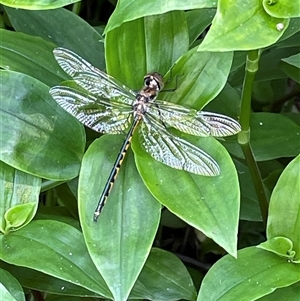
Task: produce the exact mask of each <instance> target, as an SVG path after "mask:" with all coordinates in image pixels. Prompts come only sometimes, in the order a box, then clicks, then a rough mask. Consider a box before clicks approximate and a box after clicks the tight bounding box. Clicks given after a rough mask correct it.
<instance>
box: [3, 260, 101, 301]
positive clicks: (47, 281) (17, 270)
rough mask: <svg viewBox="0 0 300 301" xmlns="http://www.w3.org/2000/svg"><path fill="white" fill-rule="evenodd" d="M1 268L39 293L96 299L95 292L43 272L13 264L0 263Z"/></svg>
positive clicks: (24, 285)
mask: <svg viewBox="0 0 300 301" xmlns="http://www.w3.org/2000/svg"><path fill="white" fill-rule="evenodd" d="M0 266H2V267H3V268H5V269H6V270H7V271H9V272H10V273H11V274H12V275H13V276H14V277H15V278H16V279H17V280H18V281H19V282H20V284H21V285H22V286H23V287H26V288H30V289H33V290H37V291H42V292H46V293H52V294H56V295H59V296H60V298H61V297H62V296H63V295H71V296H82V297H87V296H90V297H96V296H97V294H96V293H95V292H91V291H89V290H87V289H85V288H83V287H81V286H78V285H75V284H72V283H70V282H68V281H64V280H61V279H58V278H55V277H52V276H49V275H47V274H44V273H42V272H38V271H35V270H32V269H29V268H24V267H20V266H15V265H12V264H8V263H5V262H3V261H1V262H0Z"/></svg>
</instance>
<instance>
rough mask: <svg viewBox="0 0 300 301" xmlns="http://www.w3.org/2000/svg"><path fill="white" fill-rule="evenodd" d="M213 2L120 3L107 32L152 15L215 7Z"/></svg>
mask: <svg viewBox="0 0 300 301" xmlns="http://www.w3.org/2000/svg"><path fill="white" fill-rule="evenodd" d="M215 6H216V2H215V1H213V0H190V1H181V0H169V1H166V2H162V1H160V0H153V1H144V0H126V1H119V2H118V5H117V7H116V9H115V11H114V13H113V14H112V15H111V17H110V19H109V20H108V23H107V26H106V28H105V32H106V33H107V32H109V31H110V30H112V29H114V28H116V27H118V26H120V25H121V24H123V23H125V22H128V21H132V20H135V19H139V18H142V17H146V16H151V15H159V14H163V13H166V12H169V11H177V10H182V11H183V10H190V9H196V8H205V7H207V8H209V7H215Z"/></svg>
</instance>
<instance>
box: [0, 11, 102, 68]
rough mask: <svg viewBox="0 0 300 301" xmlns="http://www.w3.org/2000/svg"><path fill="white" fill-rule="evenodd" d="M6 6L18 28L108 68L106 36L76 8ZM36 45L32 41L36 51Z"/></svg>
mask: <svg viewBox="0 0 300 301" xmlns="http://www.w3.org/2000/svg"><path fill="white" fill-rule="evenodd" d="M5 10H6V12H7V14H8V16H9V19H10V22H11V23H12V25H13V27H14V29H15V30H16V31H20V32H24V33H27V34H30V35H34V36H40V37H42V38H43V39H45V40H47V41H51V42H52V43H54V44H56V45H59V46H61V47H65V48H68V49H71V50H72V51H74V52H76V53H77V54H79V55H80V56H82V57H83V58H85V59H87V60H88V61H89V62H90V63H92V64H93V65H94V66H96V67H98V68H99V69H104V68H105V62H104V45H103V37H102V36H101V34H99V32H98V31H96V30H95V29H94V28H93V27H92V26H91V25H89V24H88V23H87V22H86V21H84V20H83V19H82V18H80V17H79V16H77V15H76V14H74V13H73V12H71V11H69V10H66V9H62V8H61V9H51V10H45V11H37V10H22V9H13V8H5ZM35 47H37V43H33V44H32V45H31V50H32V51H33V52H34V53H35V52H36V50H35ZM45 61H46V59H45Z"/></svg>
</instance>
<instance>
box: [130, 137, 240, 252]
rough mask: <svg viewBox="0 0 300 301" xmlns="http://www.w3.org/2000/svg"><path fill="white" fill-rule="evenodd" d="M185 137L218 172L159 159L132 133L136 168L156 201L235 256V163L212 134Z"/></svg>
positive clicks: (237, 197) (237, 206) (237, 191)
mask: <svg viewBox="0 0 300 301" xmlns="http://www.w3.org/2000/svg"><path fill="white" fill-rule="evenodd" d="M180 137H181V138H183V137H184V138H186V137H188V135H180ZM187 140H188V141H189V142H191V143H193V144H194V145H196V146H198V147H200V148H201V149H203V150H204V151H206V152H207V153H208V154H210V155H211V156H212V157H213V158H214V159H215V160H216V161H217V162H218V164H219V166H220V169H221V174H220V176H217V177H205V176H199V175H194V174H191V173H188V172H185V171H182V170H176V169H173V168H171V167H168V166H166V165H164V164H162V163H159V162H157V161H155V160H154V159H153V158H152V157H151V156H150V155H149V154H147V153H146V152H145V150H144V149H143V148H141V146H140V144H139V140H138V137H137V136H136V137H135V136H134V137H133V141H132V149H133V151H134V153H135V161H136V164H137V168H138V171H139V173H140V175H141V177H142V179H143V181H144V183H145V185H146V186H147V187H148V189H149V190H150V191H151V193H152V195H153V196H154V197H155V198H156V199H157V200H159V202H161V203H162V204H163V205H164V206H166V207H167V208H168V209H169V210H170V211H171V212H173V213H174V214H176V215H177V216H179V217H180V218H181V219H183V220H184V221H186V222H187V223H188V224H190V225H191V226H193V227H195V228H196V229H198V230H200V231H202V232H203V233H204V234H205V235H206V236H208V237H210V238H212V239H213V240H214V241H215V242H216V243H217V244H219V245H220V246H222V247H223V248H224V249H225V250H226V251H227V252H228V253H230V254H232V255H233V256H235V255H236V244H237V226H238V216H239V184H238V179H237V174H236V171H235V168H234V165H233V163H232V161H231V159H230V156H229V155H228V153H227V152H226V150H225V149H224V148H223V147H222V145H221V144H220V143H218V142H217V141H216V140H215V139H214V138H212V137H209V138H195V137H193V138H189V139H187ZM224 225H226V226H224Z"/></svg>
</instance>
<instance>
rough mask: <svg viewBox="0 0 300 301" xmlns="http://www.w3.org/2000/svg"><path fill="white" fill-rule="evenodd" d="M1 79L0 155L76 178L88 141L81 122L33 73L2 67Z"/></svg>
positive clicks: (32, 169)
mask: <svg viewBox="0 0 300 301" xmlns="http://www.w3.org/2000/svg"><path fill="white" fill-rule="evenodd" d="M0 80H1V82H0V90H1V92H2V97H3V100H2V103H1V111H0V132H1V133H2V135H0V141H1V143H0V145H1V155H0V159H1V160H2V161H4V162H5V163H7V164H9V165H11V166H13V167H15V168H17V169H20V170H22V171H25V172H28V173H30V174H32V175H36V176H39V177H43V178H47V179H53V180H66V179H71V178H74V177H75V176H76V175H77V174H78V172H79V167H80V161H81V157H82V154H83V150H84V144H85V140H84V131H83V127H82V125H81V124H80V123H79V122H78V121H77V120H76V119H74V118H73V117H71V116H70V115H69V114H68V113H67V112H65V111H64V110H63V109H61V108H60V107H59V106H58V105H57V104H56V103H55V101H54V100H53V99H52V98H51V96H50V95H49V92H48V91H49V88H48V87H47V86H46V85H44V84H42V83H41V82H39V81H37V80H35V79H33V78H32V77H29V76H27V75H24V74H20V73H16V72H9V71H1V73H0ZM66 125H68V126H66Z"/></svg>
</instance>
